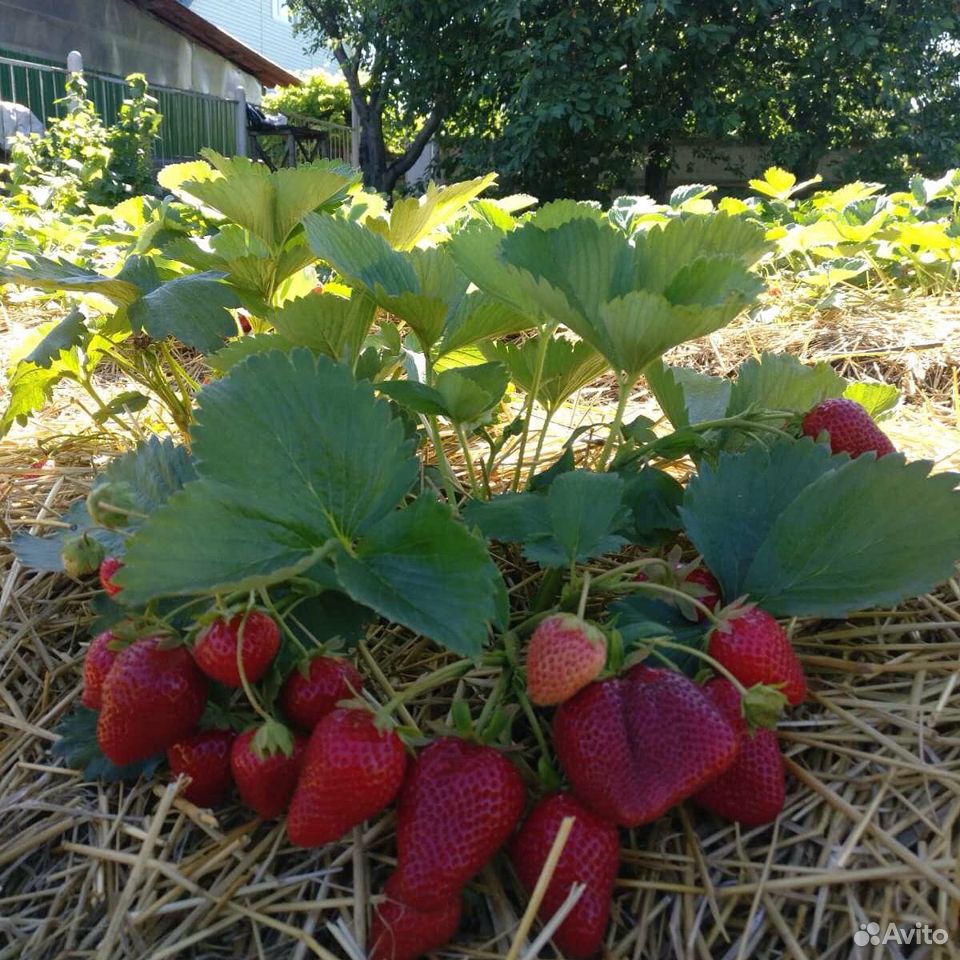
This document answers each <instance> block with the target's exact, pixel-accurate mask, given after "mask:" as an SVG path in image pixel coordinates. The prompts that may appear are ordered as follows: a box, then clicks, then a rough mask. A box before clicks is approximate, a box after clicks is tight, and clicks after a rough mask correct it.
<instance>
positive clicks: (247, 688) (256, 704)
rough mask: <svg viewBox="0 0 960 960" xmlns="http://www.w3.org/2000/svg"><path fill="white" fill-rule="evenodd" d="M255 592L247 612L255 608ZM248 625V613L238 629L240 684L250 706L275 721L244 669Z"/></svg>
mask: <svg viewBox="0 0 960 960" xmlns="http://www.w3.org/2000/svg"><path fill="white" fill-rule="evenodd" d="M253 605H254V593H253V591H252V590H251V591H250V599H249V601H248V603H247V613H249V612H250V610H252V609H253ZM246 626H247V617H246V614H244V616H243V617H242V618H241V620H240V629H239V630H238V631H237V672H238V673H239V674H240V686H241V687H243V693H244V696H245V697H246V698H247V700H248V702H249V703H250V706H251V707H253V710H254V712H255V713H256V714H257V716H259V717H262V718H263V719H264V720H265V721H266V722H267V723H270V722H271V721H273V717H271V716H270V714H269V713H267V711H266V710H264V709H263V706H262V705H261V703H260V701H259V699H258V698H257V695H256V694H255V693H254V692H253V686H252V685H251V684H250V681H249V680H248V679H247V673H246V671H245V670H244V669H243V634H244V630H245V629H246Z"/></svg>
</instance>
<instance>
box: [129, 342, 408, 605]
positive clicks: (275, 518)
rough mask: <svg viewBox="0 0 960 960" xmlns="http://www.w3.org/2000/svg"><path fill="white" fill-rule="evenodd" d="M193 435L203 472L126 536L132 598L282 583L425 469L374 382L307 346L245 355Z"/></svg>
mask: <svg viewBox="0 0 960 960" xmlns="http://www.w3.org/2000/svg"><path fill="white" fill-rule="evenodd" d="M192 438H193V454H194V460H195V463H196V467H197V473H198V475H199V479H198V480H196V481H195V482H193V483H189V484H187V485H186V486H185V487H184V489H183V490H182V491H181V492H180V493H178V494H176V495H175V496H173V497H172V498H171V499H170V500H169V501H168V503H167V504H165V505H164V506H163V507H161V508H160V509H159V510H158V511H157V512H156V513H154V514H152V515H151V517H150V519H149V520H148V521H147V522H146V523H145V524H144V526H143V527H142V528H141V529H140V530H139V531H138V532H137V533H136V534H135V535H134V536H133V537H132V538H131V540H130V542H129V544H128V551H127V560H126V566H125V567H124V569H123V570H122V571H121V573H120V574H118V583H120V585H121V586H123V587H124V592H123V593H122V594H121V597H122V599H123V600H124V601H125V602H127V603H138V602H141V601H143V600H147V599H150V598H152V597H156V596H173V595H184V594H190V593H197V592H202V591H212V590H218V589H224V588H230V589H238V590H239V589H250V588H253V587H259V586H264V585H267V584H269V583H273V582H276V581H279V580H283V579H287V578H288V577H289V576H290V574H291V571H299V570H302V569H306V568H307V567H308V566H310V565H311V564H312V563H314V562H316V559H317V556H318V555H319V552H320V551H321V548H324V547H325V545H327V544H328V542H329V541H331V540H332V539H338V540H342V541H347V540H350V539H352V538H354V537H356V536H358V535H360V534H362V533H364V532H365V531H366V530H367V529H369V528H370V527H372V526H374V525H375V524H377V523H378V522H379V521H380V520H382V519H383V518H384V517H385V516H386V515H387V514H388V513H389V512H390V511H391V510H392V509H393V508H394V507H395V506H396V504H397V503H398V502H399V501H400V500H401V498H402V497H403V496H404V494H405V493H406V492H407V491H408V490H409V489H410V487H411V485H412V484H413V480H414V478H415V476H416V474H417V470H418V463H417V459H416V457H415V456H414V454H413V445H412V442H411V441H409V440H407V439H406V438H405V437H404V434H403V425H402V424H401V422H400V421H399V420H397V419H396V418H395V417H394V416H393V415H392V414H391V411H390V407H389V405H388V404H386V403H384V402H381V401H378V400H376V399H375V398H374V396H373V388H372V387H371V385H370V384H369V383H365V382H363V383H356V382H355V381H354V379H353V377H352V376H351V374H350V371H349V370H348V369H347V368H346V367H344V366H343V365H341V364H335V363H333V362H332V361H330V360H329V359H327V358H326V357H320V358H314V357H313V356H312V354H311V353H310V352H309V351H307V350H298V351H296V352H294V353H292V354H284V353H279V352H272V353H265V354H261V355H259V356H253V357H250V358H249V359H247V360H245V361H244V362H243V363H242V364H240V365H238V366H237V367H235V368H234V369H233V371H232V372H231V373H230V375H229V376H228V377H226V378H225V379H224V380H222V381H220V382H219V383H215V384H212V385H210V386H208V387H206V388H205V389H204V390H203V391H201V393H200V396H199V408H198V411H197V418H196V425H195V427H194V429H193V431H192Z"/></svg>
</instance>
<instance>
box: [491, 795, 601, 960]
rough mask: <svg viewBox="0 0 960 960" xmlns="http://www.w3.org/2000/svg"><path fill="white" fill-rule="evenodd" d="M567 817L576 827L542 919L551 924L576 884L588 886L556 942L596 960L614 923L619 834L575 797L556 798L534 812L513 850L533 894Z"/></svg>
mask: <svg viewBox="0 0 960 960" xmlns="http://www.w3.org/2000/svg"><path fill="white" fill-rule="evenodd" d="M567 817H574V818H575V822H574V824H573V828H572V829H571V831H570V836H569V837H567V842H566V845H565V846H564V848H563V852H562V853H561V854H560V859H559V860H558V861H557V866H556V869H555V870H554V872H553V877H552V878H551V880H550V884H549V886H548V887H547V890H546V893H545V894H544V897H543V901H542V902H541V904H540V910H539V913H540V918H541V919H542V920H544V921H547V920H549V919H550V918H551V917H552V916H553V915H554V914H555V913H556V912H557V910H558V909H559V908H560V905H561V904H562V903H563V901H564V900H566V898H567V896H568V895H569V893H570V888H571V887H572V886H573V885H574V884H575V883H583V884H586V889H585V890H584V891H583V893H582V894H581V895H580V899H579V900H578V901H577V904H576V906H575V907H574V908H573V910H571V911H570V913H569V914H568V915H567V918H566V919H565V920H564V921H563V923H561V924H560V926H559V927H558V928H557V931H556V933H554V935H553V942H554V943H555V944H556V946H557V948H558V949H559V951H560V952H561V953H562V954H563V955H564V956H568V957H591V956H593V954H595V953H596V952H597V951H598V950H599V949H600V944H601V943H602V942H603V932H604V930H605V929H606V926H607V920H608V919H609V918H610V900H611V898H612V896H613V884H614V881H615V880H616V879H617V867H618V866H619V861H620V840H619V837H618V836H617V828H616V827H615V826H614V825H613V824H612V823H610V822H609V821H607V820H601V819H600V818H599V817H596V816H594V815H593V814H592V813H591V812H590V811H589V810H587V809H586V807H584V806H583V805H582V804H580V803H579V802H578V801H577V800H575V799H574V798H573V797H572V796H571V795H570V794H569V793H554V794H552V795H550V796H548V797H544V798H543V799H542V800H541V801H540V802H539V803H538V804H537V805H536V806H535V807H534V808H533V809H532V810H531V811H530V815H529V816H528V817H527V819H526V820H525V821H524V824H523V826H522V827H521V828H520V831H519V833H518V834H517V835H516V836H515V837H514V838H513V842H512V843H511V845H510V859H511V861H512V862H513V868H514V870H516V872H517V878H518V879H519V880H520V883H521V884H522V885H523V886H524V887H526V889H527V890H531V891H532V890H533V888H534V886H536V883H537V879H538V878H539V876H540V872H541V870H543V865H544V863H546V860H547V855H548V854H549V853H550V848H551V847H552V846H553V841H554V838H555V837H556V835H557V831H558V830H559V829H560V825H561V823H563V821H564V820H565V819H566V818H567Z"/></svg>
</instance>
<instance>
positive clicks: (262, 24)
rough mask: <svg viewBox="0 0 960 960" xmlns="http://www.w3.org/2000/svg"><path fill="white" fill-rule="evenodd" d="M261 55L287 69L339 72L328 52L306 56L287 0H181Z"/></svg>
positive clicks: (307, 54)
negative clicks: (319, 69) (318, 68)
mask: <svg viewBox="0 0 960 960" xmlns="http://www.w3.org/2000/svg"><path fill="white" fill-rule="evenodd" d="M179 2H180V3H182V4H183V5H184V6H186V7H189V8H190V10H192V11H193V12H194V13H196V14H199V15H200V16H201V17H203V18H204V19H205V20H209V21H210V23H213V24H216V26H218V27H219V28H220V29H221V30H223V31H225V32H226V33H229V34H230V35H231V36H233V37H236V38H237V39H238V40H239V41H240V42H241V43H243V44H245V45H246V46H248V47H250V49H251V50H256V51H257V53H259V54H260V55H261V56H263V57H266V58H267V59H268V60H272V61H273V62H274V63H277V64H279V65H280V66H281V67H283V68H284V69H285V70H290V71H296V70H312V69H314V68H316V67H323V68H324V69H325V70H334V71H335V70H336V69H337V64H336V61H335V60H334V59H333V55H332V54H331V53H329V52H328V51H326V50H319V51H318V52H317V53H307V52H306V50H305V49H304V45H305V39H304V38H303V37H299V36H297V35H296V34H294V32H293V24H292V22H291V20H290V11H289V10H288V9H287V4H286V2H285V0H179Z"/></svg>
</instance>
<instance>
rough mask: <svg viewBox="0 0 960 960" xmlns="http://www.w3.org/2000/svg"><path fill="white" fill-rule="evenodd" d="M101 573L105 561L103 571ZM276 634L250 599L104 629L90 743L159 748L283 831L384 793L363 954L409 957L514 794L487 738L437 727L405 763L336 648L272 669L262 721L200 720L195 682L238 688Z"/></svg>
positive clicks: (116, 754) (95, 669)
mask: <svg viewBox="0 0 960 960" xmlns="http://www.w3.org/2000/svg"><path fill="white" fill-rule="evenodd" d="M113 572H115V569H114V570H112V571H109V572H108V574H107V577H106V578H105V579H108V577H109V576H110V575H111V574H112V573H113ZM279 646H280V634H279V629H278V626H277V623H276V621H275V620H274V619H273V618H272V617H270V616H268V615H267V614H266V613H264V612H262V611H259V610H252V611H249V612H246V613H238V614H236V615H234V616H232V617H229V618H228V617H217V618H216V619H215V620H213V621H212V622H211V623H209V624H208V625H206V626H205V627H204V628H203V629H202V630H200V631H199V632H198V633H197V635H196V638H195V640H194V642H193V644H192V647H190V648H188V646H186V645H185V644H183V643H182V642H181V641H180V640H179V639H177V640H174V639H172V638H170V637H161V636H151V637H144V638H141V639H138V640H135V641H134V642H132V643H130V644H128V645H126V646H123V645H122V644H121V642H120V640H119V639H118V638H117V637H115V636H114V634H113V633H111V632H106V633H102V634H100V635H99V636H97V637H96V638H95V639H94V641H93V642H92V643H91V645H90V647H89V649H88V652H87V656H86V660H85V663H84V690H83V695H82V700H83V703H84V705H85V706H87V707H89V708H90V709H93V710H96V711H99V716H98V721H97V741H98V744H99V746H100V749H101V751H102V752H103V754H104V755H105V756H106V757H107V758H108V759H109V760H110V761H112V762H113V763H115V764H117V765H120V766H122V765H125V764H131V763H136V762H138V761H141V760H144V759H147V758H148V757H152V756H154V755H156V754H158V753H162V752H165V753H166V757H167V760H168V762H169V765H170V770H171V772H172V774H173V775H174V776H180V775H184V776H185V777H186V778H188V781H187V784H186V787H185V788H184V791H183V796H184V797H185V798H186V799H187V800H189V801H191V802H192V803H195V804H198V805H200V806H205V807H209V806H214V805H216V804H219V803H222V802H223V801H224V800H225V799H226V798H227V796H228V795H229V793H230V791H231V789H232V788H233V787H236V790H237V792H238V794H239V796H240V799H241V800H242V801H243V803H244V804H245V805H246V806H248V807H250V808H251V809H252V810H253V811H254V812H256V813H257V815H258V816H260V817H262V818H263V819H273V818H276V817H280V816H282V815H283V814H284V813H286V815H287V820H286V832H287V837H288V839H289V840H290V842H291V843H292V844H294V845H296V846H300V847H317V846H321V845H323V844H326V843H330V842H333V841H336V840H339V839H340V838H341V837H343V836H344V835H345V834H346V833H347V832H348V831H350V830H351V829H352V828H353V827H355V826H357V825H358V824H360V823H362V822H363V821H364V820H367V819H368V818H370V817H372V816H375V815H376V814H378V813H380V812H381V811H382V810H384V809H385V808H386V807H387V806H388V805H390V804H391V803H392V802H393V801H394V800H395V799H397V798H398V797H399V802H398V809H397V866H396V870H395V871H394V873H393V874H392V876H391V877H390V878H389V880H388V881H387V883H386V886H385V891H384V893H385V899H384V901H383V902H382V903H380V904H379V905H378V906H377V908H376V912H375V914H374V918H373V924H372V927H371V931H370V947H369V956H370V957H371V958H373V960H412V958H414V957H417V956H420V955H421V954H422V953H423V952H424V951H426V950H430V949H433V948H434V947H438V946H441V945H442V944H444V943H446V942H447V941H448V940H450V939H451V937H452V936H453V935H454V933H455V932H456V929H457V926H458V924H459V920H460V902H461V894H462V891H463V888H464V887H465V886H466V884H467V883H468V882H469V881H470V879H471V878H472V877H473V876H474V875H475V874H476V873H477V872H478V871H480V870H481V869H482V868H483V867H484V865H485V864H486V863H487V862H488V861H489V860H490V859H491V858H492V857H493V855H494V854H495V853H496V852H497V850H499V849H500V847H501V846H503V844H504V843H505V842H506V841H507V840H508V839H509V837H510V835H511V834H512V833H513V832H514V830H515V828H516V826H517V823H518V821H519V820H520V817H521V815H522V813H523V808H524V805H525V802H526V792H525V789H524V785H523V780H522V778H521V776H520V774H519V772H518V770H517V768H516V767H515V766H514V765H513V764H512V763H511V762H510V761H509V760H507V759H506V758H505V757H504V756H503V755H502V754H501V753H500V752H499V751H497V750H495V749H493V748H492V747H489V746H484V745H481V744H479V743H474V742H470V741H467V740H464V739H461V738H459V737H440V738H438V739H436V740H434V741H433V742H432V743H430V744H428V745H427V746H425V747H424V748H423V749H421V750H420V751H419V753H418V754H417V756H416V757H415V759H414V760H413V761H411V762H408V756H407V749H406V747H405V746H404V743H403V741H402V740H401V739H400V737H399V736H398V734H397V733H396V731H394V730H393V729H390V728H389V725H388V723H387V722H385V721H383V720H381V719H380V718H378V717H377V716H376V715H375V714H374V713H373V712H372V711H371V710H369V709H367V708H366V707H365V706H363V705H361V704H360V703H359V701H358V700H357V697H358V695H359V694H360V693H361V691H362V688H363V680H362V678H361V676H360V674H359V673H358V671H357V669H356V667H354V666H353V664H352V663H350V662H349V661H348V660H345V659H343V658H339V657H332V656H327V655H318V656H315V657H313V658H311V659H309V660H307V661H305V662H304V663H302V664H301V665H300V666H299V667H298V668H296V669H294V670H293V672H292V673H291V674H290V676H289V677H288V678H287V679H286V680H285V682H284V684H283V686H282V688H281V690H280V693H279V696H278V698H277V699H278V704H279V706H280V708H281V710H282V712H283V715H284V717H285V719H286V721H287V723H288V724H289V725H290V726H287V725H286V724H283V723H280V722H279V721H278V720H276V719H270V720H268V721H267V722H265V723H263V724H262V725H259V726H253V727H250V728H249V729H246V730H244V731H243V732H241V733H240V734H239V735H237V734H236V733H234V732H233V731H231V730H223V729H203V728H202V727H201V721H202V718H203V717H204V713H205V708H206V705H207V700H208V694H209V692H210V688H211V684H219V685H220V686H221V687H226V688H239V687H241V686H243V687H245V689H246V688H247V687H248V685H249V684H252V683H256V682H257V681H258V680H260V679H261V678H262V677H263V676H264V675H265V673H266V671H267V670H268V669H269V668H270V665H271V663H272V662H273V660H274V658H275V656H276V654H277V651H278V649H279Z"/></svg>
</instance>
